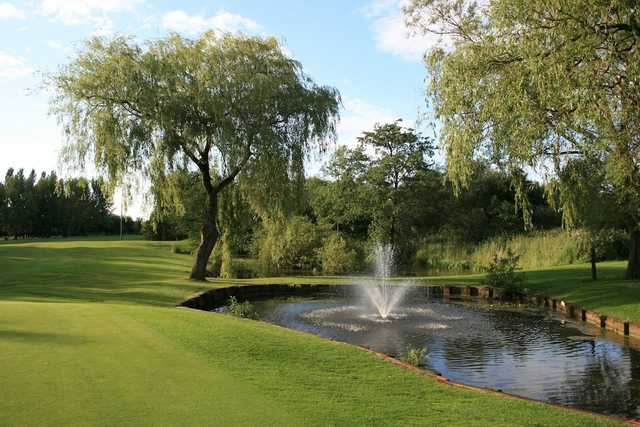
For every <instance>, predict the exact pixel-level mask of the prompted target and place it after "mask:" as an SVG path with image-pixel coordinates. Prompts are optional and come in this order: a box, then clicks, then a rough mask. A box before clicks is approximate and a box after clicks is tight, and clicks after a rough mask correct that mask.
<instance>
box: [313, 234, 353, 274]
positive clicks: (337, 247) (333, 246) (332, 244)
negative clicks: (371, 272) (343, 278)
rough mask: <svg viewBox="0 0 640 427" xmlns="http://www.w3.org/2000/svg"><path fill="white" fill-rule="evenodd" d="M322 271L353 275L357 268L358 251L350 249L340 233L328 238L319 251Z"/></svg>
mask: <svg viewBox="0 0 640 427" xmlns="http://www.w3.org/2000/svg"><path fill="white" fill-rule="evenodd" d="M319 257H320V263H321V264H322V271H323V272H324V273H326V274H345V273H352V272H354V271H355V269H356V268H357V259H356V251H355V250H353V249H351V248H349V246H348V245H347V241H346V240H345V238H344V237H343V236H342V235H341V234H339V233H332V234H330V235H329V237H327V238H326V239H325V241H324V243H323V245H322V247H321V248H320V251H319Z"/></svg>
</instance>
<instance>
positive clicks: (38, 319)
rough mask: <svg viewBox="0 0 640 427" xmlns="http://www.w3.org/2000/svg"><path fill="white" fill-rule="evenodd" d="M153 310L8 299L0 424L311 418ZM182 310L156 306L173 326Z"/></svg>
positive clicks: (0, 356)
mask: <svg viewBox="0 0 640 427" xmlns="http://www.w3.org/2000/svg"><path fill="white" fill-rule="evenodd" d="M145 310H147V311H149V309H148V308H145V307H133V306H125V305H119V306H113V305H109V304H86V303H84V304H55V303H53V304H49V303H29V302H0V344H1V345H0V348H2V351H0V384H2V390H3V393H2V394H3V396H2V399H0V414H2V417H1V418H0V425H38V426H40V425H56V426H59V425H78V426H84V425H238V424H245V425H261V424H263V423H267V424H272V425H285V424H299V423H302V419H301V418H298V417H297V416H296V415H295V413H293V412H291V411H288V410H287V407H286V405H284V406H281V405H280V404H279V403H278V402H275V401H274V400H273V399H271V398H270V397H269V396H268V395H265V394H264V392H263V390H261V389H260V388H258V387H256V386H255V385H253V384H251V383H249V382H242V381H238V380H237V379H236V378H234V377H233V375H231V374H230V373H229V372H227V371H226V370H225V369H224V368H223V367H220V366H216V365H215V364H212V363H210V361H209V360H208V359H206V358H204V357H201V355H199V354H198V353H195V352H191V351H185V349H184V348H183V346H181V345H180V344H179V343H177V342H176V341H175V340H173V337H167V336H166V335H165V334H160V333H158V331H157V330H154V329H152V328H149V327H148V326H147V325H146V323H144V322H139V321H137V320H136V319H135V314H136V313H135V312H136V311H145ZM176 311H178V310H177V309H168V308H163V309H160V310H158V311H149V314H150V315H151V316H152V317H153V316H158V317H164V318H165V323H164V325H163V326H164V327H167V328H169V329H171V328H173V326H172V322H171V317H172V316H173V315H174V314H175V312H176ZM131 314H133V315H131Z"/></svg>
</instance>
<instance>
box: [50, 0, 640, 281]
mask: <svg viewBox="0 0 640 427" xmlns="http://www.w3.org/2000/svg"><path fill="white" fill-rule="evenodd" d="M636 9H637V8H634V2H629V1H623V0H620V1H613V2H597V1H589V2H548V1H544V0H531V1H528V2H522V1H514V0H495V1H492V2H489V3H486V2H479V3H478V2H470V3H469V2H461V1H457V0H412V1H410V2H408V3H407V5H405V7H404V13H405V17H406V19H407V22H408V24H409V25H410V26H412V27H414V29H415V30H416V31H418V32H421V31H422V32H424V33H437V34H446V36H447V37H446V39H447V40H448V41H449V42H450V45H448V46H442V47H440V46H436V47H434V48H433V49H430V50H429V51H428V52H426V55H425V63H426V66H427V74H428V76H427V79H426V83H427V85H426V97H427V101H428V103H429V105H430V106H431V107H432V108H431V109H432V110H433V112H434V119H436V120H437V121H438V123H439V125H440V126H439V130H438V133H439V135H438V140H439V144H440V146H441V147H442V148H443V151H444V154H445V167H444V168H443V170H439V169H437V168H434V167H433V165H432V164H429V161H430V156H429V153H430V150H431V149H432V142H431V141H428V140H426V139H424V138H422V137H420V136H419V135H416V134H415V133H413V132H410V131H407V130H402V129H400V130H398V127H397V126H395V127H394V124H388V125H383V126H381V127H379V128H378V129H375V130H374V131H373V133H365V134H363V136H362V138H361V139H360V145H361V146H362V147H363V149H362V150H359V151H358V150H355V151H354V150H345V151H344V152H343V153H341V154H340V155H341V156H342V157H337V158H335V159H334V160H335V162H334V164H333V165H331V167H332V168H333V169H335V171H334V172H335V173H334V172H332V171H331V170H329V171H328V174H329V178H330V179H329V180H327V181H326V182H323V181H316V182H315V183H314V182H311V181H308V180H305V178H304V173H303V172H304V171H303V164H304V159H305V156H306V155H308V154H309V153H310V152H311V150H312V149H313V148H323V147H326V144H327V142H328V141H331V140H332V139H335V130H336V123H337V120H338V119H339V112H340V103H341V101H340V94H339V92H338V90H337V89H335V88H333V87H329V86H322V85H319V84H317V83H315V82H314V81H313V80H312V79H311V78H310V77H309V76H308V75H306V74H305V73H304V72H303V69H302V66H301V64H300V63H299V62H297V61H295V60H294V59H292V58H290V57H289V56H288V55H286V54H285V53H284V52H283V50H282V48H281V47H280V45H279V43H278V41H277V40H275V39H274V38H269V37H248V36H234V35H230V34H226V35H222V36H219V35H216V34H215V33H213V32H210V33H207V34H204V35H203V36H201V37H199V38H198V39H195V40H192V39H188V38H183V37H181V36H179V35H175V34H174V35H171V36H169V37H167V38H164V39H159V40H152V41H149V42H147V43H144V44H137V43H135V42H134V41H133V40H132V39H130V38H127V37H115V38H113V39H105V38H99V37H97V38H93V39H91V40H89V41H88V42H87V44H86V46H85V48H84V49H82V50H81V51H80V52H79V53H78V54H77V55H75V57H74V58H73V59H72V60H71V61H70V62H69V63H68V64H67V65H66V66H64V67H62V68H61V69H60V70H59V71H58V72H56V73H54V74H52V75H50V76H48V78H47V81H46V83H47V86H49V88H50V89H52V90H53V91H54V92H55V93H56V96H55V97H54V98H53V100H52V109H53V111H54V112H55V113H56V114H57V115H58V117H59V119H60V121H61V122H62V123H63V124H64V127H65V131H66V135H67V136H68V141H67V145H66V146H65V152H66V153H68V154H69V155H70V157H69V158H68V159H66V160H69V161H80V162H83V161H85V160H86V158H87V156H89V157H92V158H93V159H94V160H95V163H96V166H97V168H98V169H99V170H103V171H105V173H106V175H107V176H108V177H109V178H111V179H115V180H117V179H122V177H123V176H124V175H126V173H128V172H131V171H132V170H137V171H141V172H143V173H145V174H146V175H148V176H149V177H150V178H151V181H152V182H153V184H154V186H153V187H154V192H155V193H156V194H155V195H156V196H160V197H156V200H159V201H160V202H159V205H158V206H157V208H158V209H156V212H155V213H156V215H155V218H156V219H157V220H158V221H157V223H156V224H155V225H153V223H152V231H153V230H157V229H158V227H159V225H160V224H161V222H162V221H164V222H165V225H167V226H168V228H166V229H165V231H170V228H171V221H173V222H174V227H178V226H179V223H180V222H182V221H183V219H182V218H186V217H190V218H191V219H193V218H194V217H195V216H199V221H198V223H199V225H198V234H199V240H200V243H199V246H198V249H197V251H196V257H195V260H194V265H193V268H192V271H191V275H190V277H191V278H192V279H198V280H204V278H205V276H206V274H207V261H208V259H209V258H210V255H211V253H212V252H214V251H218V252H219V253H220V252H221V253H222V257H220V256H218V255H216V256H215V257H214V262H213V264H214V265H217V264H218V262H217V261H216V260H218V259H220V258H223V259H229V258H230V256H229V253H230V252H232V251H233V246H234V245H237V244H238V245H239V244H243V245H244V246H246V245H247V243H246V242H247V239H245V237H244V236H245V235H247V234H251V235H252V236H253V237H252V238H251V239H249V241H251V242H252V243H251V247H252V250H253V251H256V248H260V250H259V253H260V257H261V258H263V261H264V262H265V264H271V265H275V266H276V267H278V268H280V266H286V265H289V266H294V267H296V268H297V267H302V266H306V265H308V264H309V263H310V262H313V260H314V258H313V257H312V256H310V255H311V254H312V253H316V254H327V253H330V252H331V251H330V250H329V249H330V248H326V247H324V246H323V247H322V248H320V249H318V245H319V243H318V242H319V241H320V242H324V243H322V245H325V244H326V243H327V242H331V243H332V245H333V247H335V248H343V249H345V251H346V252H345V253H351V249H349V248H348V242H346V240H345V239H348V238H350V239H351V240H352V241H354V242H355V241H364V240H366V241H368V242H372V241H376V240H378V241H386V242H390V243H393V244H394V245H396V246H397V247H398V248H399V251H400V252H401V253H402V254H403V256H402V257H403V258H404V259H409V258H410V257H409V256H408V255H410V254H411V253H412V252H413V245H414V244H415V242H416V240H417V239H418V238H419V237H418V236H424V235H425V233H427V234H433V233H436V234H443V233H445V232H446V230H450V231H448V233H449V234H451V235H453V236H456V235H458V236H464V238H466V239H470V240H473V239H480V238H482V236H483V235H485V236H486V234H487V233H492V232H493V230H494V229H499V230H500V231H501V232H508V231H509V230H510V229H511V224H513V225H514V226H516V225H517V226H518V227H520V226H523V228H531V227H534V226H535V225H536V220H539V218H536V212H537V211H538V215H539V214H540V212H550V209H549V208H550V206H549V204H551V205H552V206H553V207H554V208H555V211H556V212H561V213H562V221H563V223H564V225H565V226H566V227H569V228H571V227H583V228H586V229H587V230H589V231H590V233H591V235H592V238H591V241H593V242H595V241H596V240H598V237H597V236H598V234H600V232H601V231H603V230H605V228H606V227H612V226H622V227H623V228H624V229H625V231H626V232H627V233H628V236H629V237H630V239H629V240H630V245H629V251H628V255H629V262H628V267H627V272H626V278H627V279H639V278H640V215H639V214H638V213H639V212H640V210H639V206H640V167H638V165H639V159H640V137H639V135H640V109H639V108H638V105H639V102H640V95H639V93H640V92H639V91H638V90H637V88H638V87H640V49H639V48H638V47H639V46H640V24H639V21H638V17H637V10H636ZM158 64H161V65H162V66H161V67H159V66H158ZM394 138H398V141H400V142H399V144H398V143H397V142H392V143H390V142H389V141H392V140H393V139H394ZM531 168H533V169H535V170H537V171H538V172H539V173H541V174H542V175H544V176H545V178H547V182H548V183H549V185H548V186H546V188H544V189H542V188H541V187H540V186H537V187H536V185H535V184H532V183H530V182H529V181H527V173H526V171H527V170H530V169H531ZM332 174H333V175H332ZM444 177H446V183H443V178H444ZM478 182H479V183H480V186H479V187H478V189H476V187H477V186H478ZM507 182H508V185H506V186H505V184H506V183H507ZM186 183H191V184H190V185H192V186H193V184H194V183H199V186H200V188H201V189H200V190H197V191H199V192H200V194H197V191H196V190H195V187H192V188H193V190H194V191H191V192H189V191H186V190H185V191H183V192H182V194H181V193H180V191H177V192H176V191H173V190H171V191H168V189H170V188H171V187H174V188H180V186H181V185H185V184H186ZM483 185H486V187H484V188H486V189H490V192H489V193H484V190H483ZM496 185H497V187H496ZM467 192H471V194H470V195H468V193H467ZM474 193H475V196H474ZM543 193H546V198H544V197H542V194H543ZM450 194H453V195H455V196H459V198H458V199H456V198H455V197H453V198H451V197H449V195H450ZM203 195H204V197H203ZM336 195H339V197H338V196H336ZM334 196H335V197H334ZM305 197H307V199H305ZM474 197H478V198H479V199H481V200H480V202H479V205H476V204H475V203H476V202H474ZM465 200H466V203H468V204H467V205H464V204H463V203H464V202H465ZM172 206H175V207H176V209H172ZM192 208H194V209H192ZM323 209H326V212H325V211H323ZM512 209H513V210H512ZM172 210H173V211H174V213H173V214H171V211H172ZM516 210H517V211H518V212H520V219H517V220H516V219H515V217H514V216H513V214H511V212H515V211H516ZM544 217H545V218H547V216H544ZM166 218H169V220H167V219H166ZM496 218H497V219H496ZM548 218H549V220H550V221H552V222H553V221H557V220H558V217H557V216H554V215H549V216H548ZM247 224H248V225H247ZM478 224H482V225H481V226H478ZM182 228H183V229H184V228H185V227H182ZM316 229H320V230H321V231H322V233H320V237H319V238H316V237H314V236H315V234H314V233H312V231H313V230H316ZM327 229H328V230H334V231H333V232H334V233H336V234H334V235H333V236H334V238H332V239H329V238H324V237H323V236H322V234H323V233H325V234H326V230H327ZM323 230H325V231H323ZM436 230H437V231H436ZM463 233H464V234H463ZM224 236H227V237H226V238H225V237H224ZM309 236H310V237H309ZM335 236H338V237H335ZM365 236H366V239H365ZM221 237H222V238H221ZM591 247H592V253H593V254H595V253H596V245H595V244H592V245H591ZM220 248H221V249H220ZM325 249H327V250H325ZM298 250H299V253H301V254H306V255H304V256H301V257H299V258H296V257H293V256H292V255H291V254H293V253H296V251H298ZM354 250H355V249H354ZM265 254H267V255H268V256H266V255H265ZM269 254H270V255H269ZM329 258H331V257H329ZM334 258H336V259H337V257H334ZM347 258H349V257H347ZM316 259H317V258H316ZM592 259H595V257H592Z"/></svg>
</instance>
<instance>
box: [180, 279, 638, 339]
mask: <svg viewBox="0 0 640 427" xmlns="http://www.w3.org/2000/svg"><path fill="white" fill-rule="evenodd" d="M398 286H409V287H411V288H412V289H413V290H414V291H416V292H423V291H424V294H425V295H426V296H434V297H442V298H445V299H446V298H451V297H453V298H462V299H465V298H481V299H502V293H501V291H500V289H497V288H491V287H488V286H456V285H448V286H434V285H398ZM354 289H356V288H355V285H322V284H304V283H301V284H288V285H233V286H225V287H219V288H213V289H209V290H206V291H203V292H199V293H197V294H195V295H192V296H190V297H189V298H187V299H186V300H184V301H182V302H181V303H180V304H178V306H179V307H188V308H193V309H197V310H205V311H211V310H213V309H216V308H220V307H223V306H225V305H227V303H228V300H229V297H231V296H234V297H236V298H239V299H249V300H251V299H255V298H268V297H273V296H287V295H291V296H305V295H313V294H317V293H326V294H333V295H348V294H350V293H351V292H353V290H354ZM520 301H521V302H527V303H534V304H536V305H538V306H544V307H548V308H549V309H551V310H552V311H554V312H557V313H560V314H563V315H565V316H566V317H568V318H571V319H573V320H578V321H583V322H586V323H590V324H593V325H596V326H599V327H600V328H603V329H605V330H608V331H612V332H615V333H617V334H620V335H623V336H630V337H633V338H640V324H638V323H634V322H629V321H623V320H620V319H618V318H615V317H613V316H608V315H606V314H602V313H598V312H596V311H593V310H587V309H586V308H584V307H582V306H580V305H578V304H573V303H571V302H569V301H566V300H564V299H559V298H552V297H549V296H547V295H543V294H530V295H524V296H522V297H521V298H520Z"/></svg>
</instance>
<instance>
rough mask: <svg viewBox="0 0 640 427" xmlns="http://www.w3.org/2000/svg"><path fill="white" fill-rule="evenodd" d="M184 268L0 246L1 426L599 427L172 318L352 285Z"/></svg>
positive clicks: (283, 342)
mask: <svg viewBox="0 0 640 427" xmlns="http://www.w3.org/2000/svg"><path fill="white" fill-rule="evenodd" d="M190 264H191V257H190V256H188V255H178V254H172V253H171V243H169V242H167V243H163V242H145V241H126V242H120V241H114V240H88V239H85V240H55V241H38V242H5V243H3V244H2V245H0V390H2V392H3V393H2V398H0V414H1V415H2V417H1V418H0V420H1V421H0V424H8V425H83V426H85V425H136V426H137V425H327V424H333V425H375V424H378V425H386V424H395V425H460V426H462V425H464V426H466V425H473V424H475V425H505V426H506V425H568V426H572V425H574V426H582V425H607V424H610V422H609V421H608V420H604V419H601V418H592V417H590V416H586V415H579V414H575V413H570V412H566V411H562V410H557V409H553V408H550V407H548V406H545V405H541V404H537V403H531V402H524V401H519V400H513V399H505V398H501V397H496V396H493V395H490V394H484V393H477V392H472V391H466V390H460V389H456V388H452V387H449V386H446V385H442V384H439V383H437V382H435V381H433V380H431V379H428V378H424V377H422V376H419V375H416V374H415V373H412V372H408V371H406V370H403V369H401V368H399V367H397V366H394V365H392V364H389V363H387V362H384V361H382V360H380V359H378V358H376V357H375V356H372V355H370V354H368V353H365V352H362V351H360V350H358V349H355V348H353V347H351V346H349V345H345V344H340V343H335V342H329V341H326V340H323V339H321V338H318V337H315V336H312V335H308V334H303V333H299V332H294V331H290V330H287V329H284V328H279V327H276V326H272V325H269V324H265V323H262V322H256V321H253V320H248V319H240V318H235V317H232V316H226V315H222V314H215V313H205V312H198V311H193V310H187V309H178V308H175V304H177V303H178V302H179V301H180V300H182V299H183V298H186V297H187V296H188V295H190V294H192V293H194V292H197V291H200V290H203V289H207V288H210V287H213V286H224V285H226V284H228V283H239V284H247V283H260V284H269V283H349V282H351V281H352V280H350V279H348V278H327V277H312V278H308V277H305V278H296V277H286V278H266V279H253V280H244V281H243V280H234V281H222V280H215V281H210V282H207V283H195V282H190V281H188V280H186V277H187V273H188V271H189V267H190ZM611 269H612V271H611V274H612V275H613V274H615V272H616V271H618V270H619V267H618V266H617V265H614V266H612V267H611ZM557 273H558V275H559V276H558V277H564V276H563V275H566V276H567V277H570V276H572V273H571V271H569V270H562V269H559V270H558V271H557ZM576 273H577V274H579V275H583V273H584V272H583V270H581V269H578V270H576ZM543 276H544V274H543ZM544 277H546V276H544ZM548 277H553V273H549V274H548ZM463 279H464V280H476V279H474V278H468V277H466V278H459V279H458V280H459V281H462V280H463ZM541 280H542V279H541ZM541 283H542V282H541Z"/></svg>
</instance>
